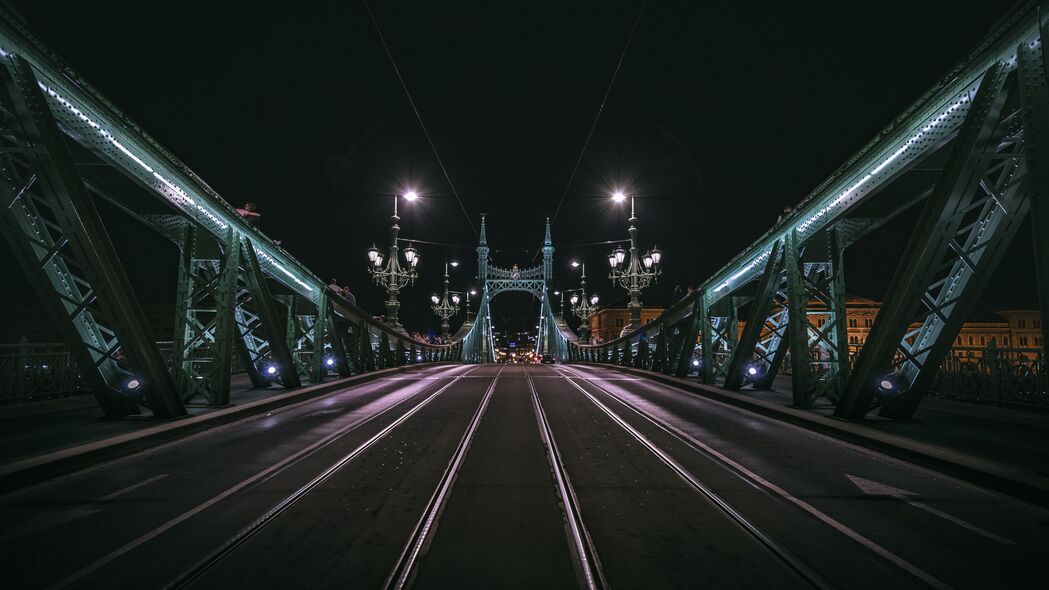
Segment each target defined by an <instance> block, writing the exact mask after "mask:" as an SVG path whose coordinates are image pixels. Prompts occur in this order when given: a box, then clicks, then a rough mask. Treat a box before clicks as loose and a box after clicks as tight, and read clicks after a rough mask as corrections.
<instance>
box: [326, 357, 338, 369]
mask: <svg viewBox="0 0 1049 590" xmlns="http://www.w3.org/2000/svg"><path fill="white" fill-rule="evenodd" d="M324 364H325V365H328V366H329V367H334V366H335V359H333V358H331V357H330V356H329V357H328V358H326V359H324Z"/></svg>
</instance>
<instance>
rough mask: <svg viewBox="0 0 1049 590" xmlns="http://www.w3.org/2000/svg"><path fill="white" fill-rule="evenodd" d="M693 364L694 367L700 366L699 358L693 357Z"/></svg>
mask: <svg viewBox="0 0 1049 590" xmlns="http://www.w3.org/2000/svg"><path fill="white" fill-rule="evenodd" d="M692 366H693V367H698V366H699V359H692Z"/></svg>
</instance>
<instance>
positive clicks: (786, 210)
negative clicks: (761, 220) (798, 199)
mask: <svg viewBox="0 0 1049 590" xmlns="http://www.w3.org/2000/svg"><path fill="white" fill-rule="evenodd" d="M792 211H794V208H793V207H791V206H790V205H786V206H785V207H783V213H780V214H779V217H777V218H776V223H782V222H783V220H784V219H786V218H787V217H789V216H790V214H791V212H792Z"/></svg>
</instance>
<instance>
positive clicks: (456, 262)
mask: <svg viewBox="0 0 1049 590" xmlns="http://www.w3.org/2000/svg"><path fill="white" fill-rule="evenodd" d="M448 264H450V265H452V268H455V267H457V266H459V261H458V260H453V261H451V262H449V263H448Z"/></svg>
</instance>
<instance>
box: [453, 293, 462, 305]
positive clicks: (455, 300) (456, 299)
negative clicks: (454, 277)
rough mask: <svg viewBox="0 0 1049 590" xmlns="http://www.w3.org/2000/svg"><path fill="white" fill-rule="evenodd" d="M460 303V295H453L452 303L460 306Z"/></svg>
mask: <svg viewBox="0 0 1049 590" xmlns="http://www.w3.org/2000/svg"><path fill="white" fill-rule="evenodd" d="M459 301H461V299H460V297H459V294H458V293H455V294H453V295H452V303H453V304H454V305H459Z"/></svg>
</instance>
